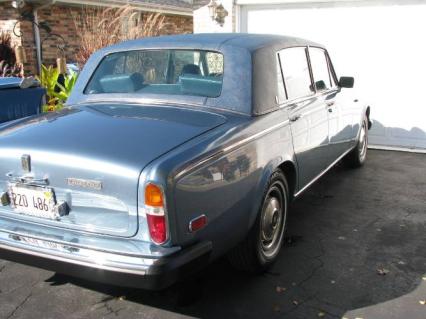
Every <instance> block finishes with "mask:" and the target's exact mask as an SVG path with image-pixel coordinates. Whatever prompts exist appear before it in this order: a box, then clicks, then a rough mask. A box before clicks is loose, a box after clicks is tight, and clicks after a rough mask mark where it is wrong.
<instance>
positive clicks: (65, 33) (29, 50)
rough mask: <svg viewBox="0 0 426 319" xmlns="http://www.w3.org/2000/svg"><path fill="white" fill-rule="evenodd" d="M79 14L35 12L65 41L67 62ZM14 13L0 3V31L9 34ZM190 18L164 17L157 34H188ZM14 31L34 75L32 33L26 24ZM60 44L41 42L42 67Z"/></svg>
mask: <svg viewBox="0 0 426 319" xmlns="http://www.w3.org/2000/svg"><path fill="white" fill-rule="evenodd" d="M80 11H81V7H71V6H57V5H54V6H51V7H48V8H45V9H41V10H39V11H38V18H39V21H40V22H47V23H48V25H49V26H50V27H51V28H52V33H57V34H60V35H61V36H62V37H63V38H64V39H65V41H66V47H65V52H64V53H65V57H66V59H67V61H68V62H73V61H75V58H74V55H75V52H76V50H77V48H78V45H79V38H78V34H77V32H76V29H75V24H74V19H73V16H75V15H77V14H78V13H79V12H80ZM17 17H18V14H17V12H16V10H15V9H14V8H12V7H11V6H10V4H9V2H7V3H0V27H1V30H8V31H11V29H12V27H13V24H14V23H15V21H16V19H17ZM192 20H193V19H192V17H187V16H177V15H167V16H166V18H165V27H164V28H163V30H162V31H161V34H180V33H192V31H193V21H192ZM18 28H20V30H21V31H22V33H23V35H24V36H23V37H22V39H17V38H15V39H14V43H16V44H20V43H22V45H23V46H24V48H25V53H26V56H27V62H28V63H27V64H26V70H28V71H30V72H31V73H36V72H37V70H36V69H37V62H36V50H35V40H34V32H33V29H32V25H31V23H30V22H25V21H24V22H20V23H19V25H18ZM40 35H41V39H42V40H43V39H44V38H45V37H46V35H47V33H46V32H45V31H44V30H41V31H40ZM59 43H62V42H61V40H60V39H58V38H56V37H50V38H47V39H46V40H45V41H43V46H42V49H43V64H46V65H51V64H55V63H56V57H57V55H58V48H57V44H59Z"/></svg>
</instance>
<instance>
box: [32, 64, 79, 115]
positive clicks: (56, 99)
mask: <svg viewBox="0 0 426 319" xmlns="http://www.w3.org/2000/svg"><path fill="white" fill-rule="evenodd" d="M59 74H60V73H59V70H58V69H57V68H54V67H53V66H49V67H46V66H44V65H42V66H41V75H40V76H38V77H37V80H39V81H40V83H41V86H43V87H44V88H45V89H46V96H47V103H46V105H44V106H43V111H44V112H53V111H58V110H60V109H62V108H63V107H64V104H65V102H66V101H67V99H68V98H69V96H70V94H71V91H72V89H73V88H74V85H75V82H76V81H77V77H78V74H77V73H75V72H71V73H70V74H67V75H65V79H64V83H63V84H61V83H58V78H59Z"/></svg>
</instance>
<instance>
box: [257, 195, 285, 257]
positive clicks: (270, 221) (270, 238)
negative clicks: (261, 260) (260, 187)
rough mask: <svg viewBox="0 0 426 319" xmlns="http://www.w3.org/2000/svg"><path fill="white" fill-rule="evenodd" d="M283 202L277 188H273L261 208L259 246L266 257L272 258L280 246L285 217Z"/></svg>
mask: <svg viewBox="0 0 426 319" xmlns="http://www.w3.org/2000/svg"><path fill="white" fill-rule="evenodd" d="M283 200H284V198H283V197H282V194H281V192H280V191H279V190H278V187H275V188H272V189H271V190H270V192H269V195H268V197H267V199H266V201H265V203H264V206H263V207H264V208H263V210H264V211H263V214H262V220H261V233H260V240H261V243H260V244H261V248H262V251H263V253H264V255H265V256H266V257H271V256H274V255H275V254H276V253H277V252H278V250H279V248H280V245H281V241H282V236H283V228H284V225H285V217H286V215H285V212H284V210H285V209H283V207H284V205H283Z"/></svg>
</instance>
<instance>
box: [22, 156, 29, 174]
mask: <svg viewBox="0 0 426 319" xmlns="http://www.w3.org/2000/svg"><path fill="white" fill-rule="evenodd" d="M21 165H22V169H23V171H24V172H25V173H30V172H31V156H30V155H26V154H25V155H22V156H21Z"/></svg>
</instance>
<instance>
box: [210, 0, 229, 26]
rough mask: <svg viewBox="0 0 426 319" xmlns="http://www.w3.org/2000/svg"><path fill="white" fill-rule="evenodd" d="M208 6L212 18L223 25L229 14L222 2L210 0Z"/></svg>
mask: <svg viewBox="0 0 426 319" xmlns="http://www.w3.org/2000/svg"><path fill="white" fill-rule="evenodd" d="M207 7H208V8H209V15H210V18H211V19H212V20H213V21H216V22H217V23H218V24H219V25H220V26H221V27H223V24H224V23H225V18H226V17H227V16H228V11H227V10H226V9H225V7H224V6H223V5H222V3H220V4H217V2H216V0H210V3H209V4H208V5H207Z"/></svg>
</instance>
